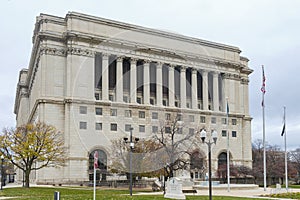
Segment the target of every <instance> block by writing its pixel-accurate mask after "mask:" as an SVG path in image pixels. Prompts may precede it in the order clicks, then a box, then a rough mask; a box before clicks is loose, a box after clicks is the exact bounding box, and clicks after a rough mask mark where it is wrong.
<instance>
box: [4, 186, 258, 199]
mask: <svg viewBox="0 0 300 200" xmlns="http://www.w3.org/2000/svg"><path fill="white" fill-rule="evenodd" d="M55 191H59V192H60V199H61V200H71V199H72V200H73V199H76V200H92V199H93V189H92V188H85V187H78V188H67V187H57V188H52V187H51V188H48V187H32V188H29V189H26V188H5V189H4V190H3V191H0V197H16V198H14V199H22V200H24V199H30V200H53V197H54V192H55ZM143 192H144V191H143ZM136 193H137V191H134V194H136ZM96 199H97V200H100V199H105V200H106V199H108V200H131V199H133V200H137V199H141V200H162V199H164V197H163V195H151V193H149V195H134V196H132V197H130V196H129V195H128V190H104V189H98V190H97V197H96ZM186 199H187V200H196V199H197V200H208V199H209V198H208V196H186ZM213 199H214V200H242V199H245V200H247V199H248V200H259V199H253V198H244V197H243V198H241V197H223V196H214V197H213Z"/></svg>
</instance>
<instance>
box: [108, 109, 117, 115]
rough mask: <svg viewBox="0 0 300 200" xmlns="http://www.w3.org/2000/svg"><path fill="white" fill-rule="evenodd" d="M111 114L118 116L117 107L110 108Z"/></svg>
mask: <svg viewBox="0 0 300 200" xmlns="http://www.w3.org/2000/svg"><path fill="white" fill-rule="evenodd" d="M110 116H117V109H115V108H112V109H110Z"/></svg>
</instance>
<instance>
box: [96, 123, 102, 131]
mask: <svg viewBox="0 0 300 200" xmlns="http://www.w3.org/2000/svg"><path fill="white" fill-rule="evenodd" d="M95 129H96V130H99V131H101V130H102V123H98V122H96V125H95Z"/></svg>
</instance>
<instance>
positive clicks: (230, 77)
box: [222, 73, 241, 80]
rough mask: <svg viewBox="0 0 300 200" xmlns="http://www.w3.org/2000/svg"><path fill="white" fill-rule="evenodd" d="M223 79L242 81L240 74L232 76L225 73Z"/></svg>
mask: <svg viewBox="0 0 300 200" xmlns="http://www.w3.org/2000/svg"><path fill="white" fill-rule="evenodd" d="M222 78H223V79H231V80H240V79H241V77H240V75H238V74H231V73H223V74H222Z"/></svg>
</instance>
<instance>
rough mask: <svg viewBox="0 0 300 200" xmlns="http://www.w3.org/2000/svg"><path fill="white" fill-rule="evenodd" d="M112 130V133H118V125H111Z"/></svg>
mask: <svg viewBox="0 0 300 200" xmlns="http://www.w3.org/2000/svg"><path fill="white" fill-rule="evenodd" d="M110 130H111V131H117V130H118V124H115V123H112V124H110Z"/></svg>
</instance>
